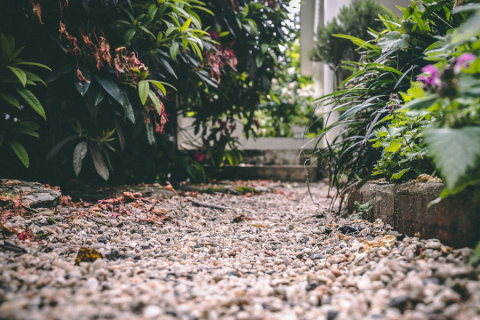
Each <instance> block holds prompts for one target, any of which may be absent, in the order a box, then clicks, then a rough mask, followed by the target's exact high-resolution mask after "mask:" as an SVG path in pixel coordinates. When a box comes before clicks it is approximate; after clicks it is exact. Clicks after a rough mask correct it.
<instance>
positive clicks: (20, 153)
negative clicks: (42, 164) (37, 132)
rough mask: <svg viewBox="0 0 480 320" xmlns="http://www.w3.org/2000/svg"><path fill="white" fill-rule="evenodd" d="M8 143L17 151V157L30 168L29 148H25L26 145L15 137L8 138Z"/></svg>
mask: <svg viewBox="0 0 480 320" xmlns="http://www.w3.org/2000/svg"><path fill="white" fill-rule="evenodd" d="M8 144H9V145H10V147H12V149H13V151H15V153H16V154H17V157H18V158H19V159H20V161H22V163H23V165H24V166H25V167H27V168H28V166H29V165H30V160H29V158H28V153H27V150H25V147H24V146H23V145H22V144H21V143H20V142H18V140H17V139H15V138H10V139H9V140H8Z"/></svg>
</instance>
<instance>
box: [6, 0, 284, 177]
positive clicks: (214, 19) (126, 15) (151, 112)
mask: <svg viewBox="0 0 480 320" xmlns="http://www.w3.org/2000/svg"><path fill="white" fill-rule="evenodd" d="M287 4H288V1H278V2H272V1H270V2H268V3H265V4H263V3H262V4H261V3H257V2H255V1H239V2H235V1H234V2H222V1H209V2H208V3H206V5H204V3H202V2H199V1H193V0H191V1H188V0H187V1H177V0H172V1H153V0H134V1H129V0H124V1H123V0H101V1H69V2H66V1H63V0H62V1H60V2H58V1H54V0H46V1H42V2H41V3H40V4H39V3H36V4H35V3H34V2H29V1H6V2H2V3H1V4H0V12H1V13H0V27H1V30H5V31H8V32H9V34H12V35H14V36H15V37H16V38H17V39H18V40H19V42H21V43H22V44H29V46H27V48H35V49H34V50H33V49H30V50H29V51H28V52H27V53H26V54H27V56H28V58H29V59H30V60H34V61H40V62H42V63H44V64H46V65H49V66H52V69H53V72H52V73H50V74H48V75H46V76H47V81H46V82H47V83H48V85H49V89H48V92H47V93H46V95H45V96H43V95H42V96H39V100H40V101H41V102H42V103H43V105H44V106H45V111H46V114H47V116H48V119H49V122H48V123H47V125H46V126H44V127H42V128H41V129H40V130H41V140H40V141H39V143H37V144H35V145H33V144H32V146H31V147H32V148H34V150H35V152H34V153H33V154H34V156H35V161H34V163H35V168H33V170H32V171H31V178H32V176H34V175H35V174H37V175H38V176H36V177H34V178H37V179H42V178H43V179H45V177H48V178H49V179H52V180H55V179H57V180H58V179H60V180H65V179H69V178H72V177H75V175H79V176H80V177H81V178H89V179H97V177H98V176H97V174H98V175H99V176H100V177H102V178H103V180H106V179H109V181H111V182H113V183H116V182H138V181H147V182H148V181H154V180H156V179H160V180H163V179H166V178H167V177H168V175H169V174H170V173H175V172H177V173H185V172H187V171H188V170H185V167H184V165H185V163H187V166H188V168H190V169H191V168H197V169H198V168H199V166H198V165H197V163H196V162H195V161H194V160H189V161H186V162H184V161H181V162H179V161H177V160H178V156H180V155H179V154H177V151H176V145H175V135H176V133H177V129H178V128H177V124H176V116H177V115H178V114H180V113H184V114H187V113H189V114H193V115H194V116H195V118H196V120H197V121H196V126H197V128H200V127H202V126H203V127H205V128H207V126H206V124H208V123H212V124H215V125H214V131H216V133H217V134H219V135H221V136H222V137H221V138H220V140H221V143H219V141H217V142H216V143H217V145H216V146H213V144H214V142H215V139H217V138H218V137H217V136H218V135H215V134H212V132H209V129H205V131H204V132H203V140H204V144H205V148H214V149H215V150H214V151H212V152H211V154H212V156H211V157H209V158H207V159H206V160H205V161H207V160H208V161H210V162H211V163H212V164H213V165H214V166H215V167H220V166H221V165H223V163H225V162H228V161H231V162H232V163H233V162H234V161H235V159H238V157H236V156H233V155H232V154H231V153H230V154H229V153H228V152H225V147H226V146H232V145H233V146H234V144H235V140H234V139H233V138H232V137H231V136H230V131H231V130H227V129H226V128H228V126H224V127H222V126H221V125H220V124H219V123H218V122H217V121H218V120H220V123H223V122H222V121H228V122H229V123H232V122H233V121H235V120H234V119H236V118H245V119H247V121H246V122H247V126H246V128H247V130H248V128H249V127H251V126H252V124H253V122H254V121H253V113H254V111H255V110H256V109H257V108H258V106H259V101H260V98H261V96H263V95H265V94H267V93H268V92H269V91H270V82H271V79H272V77H273V76H274V66H275V65H276V63H277V56H278V55H279V54H280V53H281V51H280V48H279V44H283V43H285V42H286V41H287V39H286V38H285V37H284V36H283V31H282V21H284V20H286V19H288V16H287V15H286V10H285V8H286V5H287ZM213 13H214V14H215V16H213V15H212V14H213ZM31 58H35V59H31ZM167 84H168V85H167ZM169 85H170V86H169ZM177 90H178V91H177ZM45 159H47V161H46V162H45ZM1 160H2V162H3V161H6V160H8V159H4V158H2V159H1ZM7 162H8V161H7ZM39 168H42V170H39ZM14 171H15V170H12V169H11V168H10V170H9V173H10V174H12V172H14ZM179 177H180V178H183V176H179ZM97 182H101V180H97Z"/></svg>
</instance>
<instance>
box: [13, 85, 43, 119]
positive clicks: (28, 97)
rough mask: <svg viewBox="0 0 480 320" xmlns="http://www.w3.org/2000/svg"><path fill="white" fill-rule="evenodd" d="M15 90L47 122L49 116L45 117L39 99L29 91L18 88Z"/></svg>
mask: <svg viewBox="0 0 480 320" xmlns="http://www.w3.org/2000/svg"><path fill="white" fill-rule="evenodd" d="M15 89H16V90H17V92H18V93H19V94H20V95H21V96H22V98H23V99H24V100H25V101H26V102H27V103H28V104H29V105H30V107H32V109H33V110H35V112H36V113H38V114H39V115H41V116H42V117H43V119H45V120H47V116H46V115H45V110H43V107H42V105H41V104H40V101H38V99H37V97H35V95H34V94H33V93H32V92H31V91H30V90H28V89H25V88H22V87H18V86H16V87H15Z"/></svg>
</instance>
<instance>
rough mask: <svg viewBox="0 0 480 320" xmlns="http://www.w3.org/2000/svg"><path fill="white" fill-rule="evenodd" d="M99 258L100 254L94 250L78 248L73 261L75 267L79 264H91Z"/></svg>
mask: <svg viewBox="0 0 480 320" xmlns="http://www.w3.org/2000/svg"><path fill="white" fill-rule="evenodd" d="M101 257H102V255H101V254H100V252H98V251H97V250H95V249H91V248H80V250H78V254H77V258H76V259H75V265H77V266H78V265H80V262H93V261H95V260H97V259H99V258H101Z"/></svg>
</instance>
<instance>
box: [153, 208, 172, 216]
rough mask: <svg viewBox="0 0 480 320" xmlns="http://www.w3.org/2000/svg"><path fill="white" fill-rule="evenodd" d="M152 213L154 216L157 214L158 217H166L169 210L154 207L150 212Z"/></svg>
mask: <svg viewBox="0 0 480 320" xmlns="http://www.w3.org/2000/svg"><path fill="white" fill-rule="evenodd" d="M150 212H151V213H153V214H156V215H158V216H163V215H166V214H167V213H168V210H167V209H160V208H155V207H154V208H152V209H151V210H150Z"/></svg>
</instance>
